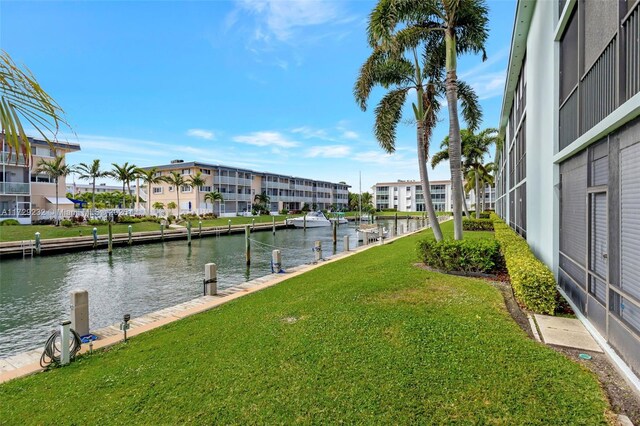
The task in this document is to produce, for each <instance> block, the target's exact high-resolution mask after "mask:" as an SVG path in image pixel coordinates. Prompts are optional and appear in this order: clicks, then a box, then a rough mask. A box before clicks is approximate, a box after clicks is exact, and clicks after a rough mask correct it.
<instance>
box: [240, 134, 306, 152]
mask: <svg viewBox="0 0 640 426" xmlns="http://www.w3.org/2000/svg"><path fill="white" fill-rule="evenodd" d="M232 140H233V141H234V142H238V143H246V144H248V145H254V146H278V147H281V148H293V147H296V146H299V145H300V143H299V142H296V141H292V140H289V139H287V137H286V136H284V135H283V134H282V133H279V132H253V133H250V134H248V135H240V136H234V137H233V138H232Z"/></svg>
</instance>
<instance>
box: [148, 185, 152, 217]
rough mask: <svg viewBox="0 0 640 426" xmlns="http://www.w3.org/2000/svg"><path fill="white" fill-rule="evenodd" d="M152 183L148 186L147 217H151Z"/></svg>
mask: <svg viewBox="0 0 640 426" xmlns="http://www.w3.org/2000/svg"><path fill="white" fill-rule="evenodd" d="M151 192H153V191H152V188H151V182H149V183H148V184H147V216H151Z"/></svg>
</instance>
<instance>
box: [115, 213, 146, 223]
mask: <svg viewBox="0 0 640 426" xmlns="http://www.w3.org/2000/svg"><path fill="white" fill-rule="evenodd" d="M115 221H116V222H117V223H140V222H142V219H138V218H136V217H132V216H124V215H123V216H118V217H116V218H115Z"/></svg>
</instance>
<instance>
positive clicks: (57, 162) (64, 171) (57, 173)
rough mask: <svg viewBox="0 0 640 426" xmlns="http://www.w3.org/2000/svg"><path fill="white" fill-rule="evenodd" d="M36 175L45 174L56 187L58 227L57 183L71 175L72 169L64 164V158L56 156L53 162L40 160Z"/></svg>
mask: <svg viewBox="0 0 640 426" xmlns="http://www.w3.org/2000/svg"><path fill="white" fill-rule="evenodd" d="M36 173H46V174H48V175H49V176H51V177H52V178H53V181H54V183H55V185H56V226H59V225H60V220H59V217H58V181H59V179H60V178H61V177H64V176H67V175H69V174H71V173H73V168H72V167H71V166H68V165H66V164H64V156H56V157H54V158H53V160H44V159H43V160H40V162H39V163H38V168H37V169H36Z"/></svg>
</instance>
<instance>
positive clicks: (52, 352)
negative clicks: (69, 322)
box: [40, 329, 82, 368]
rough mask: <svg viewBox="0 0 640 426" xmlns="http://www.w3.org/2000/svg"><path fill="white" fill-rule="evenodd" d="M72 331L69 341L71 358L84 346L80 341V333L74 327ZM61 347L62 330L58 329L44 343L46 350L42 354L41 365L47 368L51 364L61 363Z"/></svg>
mask: <svg viewBox="0 0 640 426" xmlns="http://www.w3.org/2000/svg"><path fill="white" fill-rule="evenodd" d="M70 331H71V342H70V343H69V357H70V359H74V358H75V357H76V354H77V353H78V351H79V350H80V346H82V342H81V341H80V335H78V333H76V331H75V330H74V329H70ZM61 348H62V341H61V336H60V330H56V331H54V332H53V333H51V336H49V338H48V339H47V343H45V344H44V352H42V356H41V357H40V367H42V368H47V367H49V366H50V365H51V364H56V365H59V364H60V355H61Z"/></svg>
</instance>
